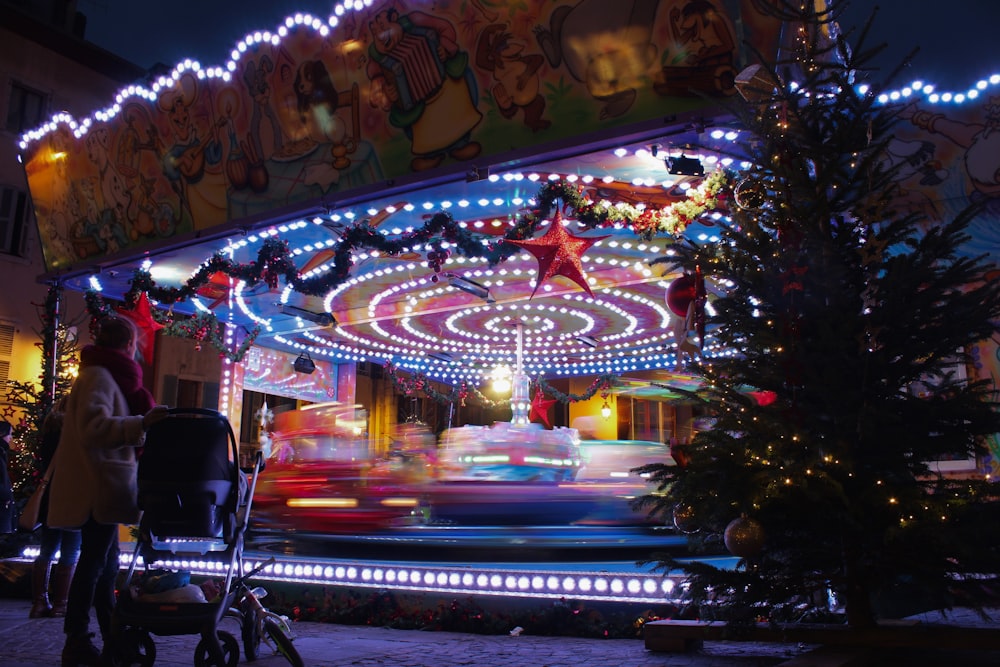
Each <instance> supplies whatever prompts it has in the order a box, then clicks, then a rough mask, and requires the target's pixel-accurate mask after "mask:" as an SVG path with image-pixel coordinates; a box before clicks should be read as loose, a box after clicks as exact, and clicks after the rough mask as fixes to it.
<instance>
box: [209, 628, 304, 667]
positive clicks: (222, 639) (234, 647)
mask: <svg viewBox="0 0 1000 667" xmlns="http://www.w3.org/2000/svg"><path fill="white" fill-rule="evenodd" d="M216 636H217V637H218V638H219V643H220V644H221V645H222V656H223V658H224V659H225V662H224V663H223V664H221V665H220V664H217V663H216V662H215V661H214V660H212V655H211V653H209V651H208V644H206V643H205V640H204V639H202V640H201V641H199V642H198V646H196V647H195V649H194V664H195V667H236V665H237V664H238V663H239V661H240V644H239V642H237V641H236V637H234V636H232V635H231V634H229V633H228V632H225V631H224V630H219V631H218V632H217V633H216ZM302 667H305V665H303V666H302Z"/></svg>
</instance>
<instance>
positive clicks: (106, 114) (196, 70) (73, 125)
mask: <svg viewBox="0 0 1000 667" xmlns="http://www.w3.org/2000/svg"><path fill="white" fill-rule="evenodd" d="M367 4H368V3H364V4H362V3H352V2H349V1H348V2H346V3H344V4H338V5H336V6H335V7H334V10H333V15H331V16H330V17H328V18H327V19H326V20H325V21H324V20H323V19H320V18H317V17H314V16H312V15H310V14H302V13H299V14H293V15H291V16H288V17H286V18H285V20H284V22H283V23H282V24H281V25H279V26H278V27H277V28H276V29H275V30H274V31H273V32H271V31H266V30H265V31H262V30H257V31H254V32H252V33H248V34H247V35H246V36H245V37H244V38H243V39H242V40H240V41H239V42H237V43H236V45H235V47H234V48H233V50H232V51H231V52H230V60H229V61H228V62H226V64H225V65H224V66H216V67H208V68H203V67H202V66H201V64H200V63H199V62H198V61H196V60H191V59H190V58H188V59H185V60H184V61H182V62H180V63H178V64H177V65H176V66H175V67H174V69H173V71H172V72H171V73H170V75H169V76H161V77H159V78H158V79H157V80H156V81H155V82H154V83H153V84H152V86H151V87H150V88H146V87H144V86H140V85H130V86H127V87H125V88H123V89H121V90H120V91H119V92H118V94H117V95H116V96H115V104H114V105H112V106H111V107H109V108H106V109H101V110H98V111H96V112H94V115H93V117H91V118H84V119H83V120H81V121H76V120H75V119H73V118H72V117H70V116H69V115H68V114H65V113H59V114H56V115H55V116H53V117H52V119H51V120H50V121H49V122H48V123H46V124H45V125H43V126H42V127H40V128H37V129H34V130H30V131H28V132H26V133H24V134H23V135H22V136H21V140H20V143H19V146H20V148H21V150H24V149H26V148H27V147H28V146H29V145H30V144H31V143H32V142H35V141H38V140H40V139H42V138H43V137H45V135H47V134H48V133H50V132H54V131H55V130H56V129H57V127H58V125H59V124H61V123H65V124H66V125H68V126H69V128H70V129H71V130H72V131H73V133H74V135H75V136H76V137H77V138H79V137H81V136H83V134H85V133H86V132H87V130H88V129H89V128H90V126H91V125H93V123H94V120H98V121H101V122H107V121H109V120H111V119H112V118H114V117H115V116H116V115H118V114H119V113H121V111H122V109H123V108H124V106H125V103H126V102H127V101H128V100H129V99H130V98H133V97H138V98H140V99H144V100H146V101H148V102H151V103H155V102H156V99H157V97H158V96H159V93H160V91H161V90H163V89H164V88H172V87H173V86H174V85H176V84H177V82H178V81H179V79H180V78H181V77H182V76H183V75H184V74H186V73H188V72H190V73H192V74H193V75H194V76H195V77H197V78H198V79H213V78H214V79H221V80H222V81H225V82H227V83H228V82H229V81H231V80H232V77H233V72H235V71H236V70H237V69H238V67H239V61H240V60H241V59H242V58H243V56H244V54H245V53H246V52H247V51H248V50H250V49H252V48H254V47H256V46H258V45H260V44H270V45H272V46H274V47H278V46H280V45H281V40H282V39H284V38H285V37H287V36H288V34H289V32H290V30H292V29H294V28H300V27H301V28H308V29H312V30H314V31H315V32H317V33H319V35H320V36H321V37H324V38H325V37H328V36H329V34H330V29H331V28H334V27H336V26H337V25H338V24H339V23H340V20H341V19H340V17H342V16H343V15H344V13H345V12H346V11H347V10H349V9H361V8H363V7H364V6H365V5H367Z"/></svg>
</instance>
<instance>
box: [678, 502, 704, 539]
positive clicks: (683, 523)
mask: <svg viewBox="0 0 1000 667" xmlns="http://www.w3.org/2000/svg"><path fill="white" fill-rule="evenodd" d="M673 515H674V517H673V518H674V527H675V528H676V529H677V530H679V531H681V532H682V533H684V534H686V535H691V534H693V533H697V532H698V530H699V528H698V522H697V520H696V517H695V512H694V508H693V507H691V506H690V505H685V504H678V505H674V511H673Z"/></svg>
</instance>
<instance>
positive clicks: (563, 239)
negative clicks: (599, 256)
mask: <svg viewBox="0 0 1000 667" xmlns="http://www.w3.org/2000/svg"><path fill="white" fill-rule="evenodd" d="M606 238H608V237H607V236H593V237H589V238H583V237H581V236H574V235H573V234H570V233H569V232H567V231H566V228H565V227H563V224H562V218H561V216H560V215H559V213H556V216H555V218H554V219H553V220H552V224H551V225H549V230H548V231H547V232H545V234H544V235H542V236H541V237H539V238H537V239H525V240H524V241H510V243H513V244H514V245H516V246H518V247H521V248H524V249H525V250H527V251H528V252H530V253H531V254H532V255H534V256H535V258H536V259H537V260H538V276H537V278H536V279H535V289H533V290H532V291H531V296H532V297H533V296H535V292H537V291H538V288H539V287H541V286H542V283H543V282H545V281H546V280H548V279H549V278H551V277H552V276H563V277H565V278H569V279H570V280H572V281H573V282H575V283H576V284H577V285H579V286H580V287H582V288H583V289H584V290H585V291H586V292H587V294H589V295H590V296H591V297H593V296H594V293H593V292H591V291H590V285H589V284H587V274H586V273H585V272H584V270H583V264H582V263H581V262H580V258H581V257H583V253H585V252H586V251H587V248H589V247H590V246H592V245H594V244H595V243H597V242H598V241H600V240H601V239H606Z"/></svg>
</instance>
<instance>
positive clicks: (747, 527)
mask: <svg viewBox="0 0 1000 667" xmlns="http://www.w3.org/2000/svg"><path fill="white" fill-rule="evenodd" d="M723 538H724V540H725V543H726V548H727V549H729V553H731V554H733V555H734V556H738V557H740V558H753V557H754V556H756V555H757V554H759V553H760V552H761V549H763V548H764V527H763V526H761V525H760V522H759V521H756V520H755V519H751V518H749V517H745V516H741V517H739V518H736V519H733V520H732V521H730V522H729V525H728V526H726V532H725V534H724V536H723Z"/></svg>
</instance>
